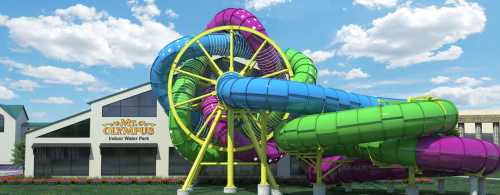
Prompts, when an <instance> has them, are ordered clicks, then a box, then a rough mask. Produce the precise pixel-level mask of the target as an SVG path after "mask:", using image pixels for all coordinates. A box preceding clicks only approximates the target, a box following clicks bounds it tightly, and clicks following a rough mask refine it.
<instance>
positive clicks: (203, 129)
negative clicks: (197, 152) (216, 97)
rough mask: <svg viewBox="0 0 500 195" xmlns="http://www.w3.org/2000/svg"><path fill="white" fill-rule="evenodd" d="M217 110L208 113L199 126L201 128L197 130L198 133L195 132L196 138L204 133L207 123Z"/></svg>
mask: <svg viewBox="0 0 500 195" xmlns="http://www.w3.org/2000/svg"><path fill="white" fill-rule="evenodd" d="M217 110H219V108H218V107H217V108H215V110H214V111H212V113H210V114H209V115H208V116H207V118H206V119H205V121H203V124H201V127H200V129H198V131H197V132H196V137H200V135H201V133H203V132H204V131H205V129H206V128H207V126H208V122H210V120H212V118H213V117H214V115H215V113H216V112H217Z"/></svg>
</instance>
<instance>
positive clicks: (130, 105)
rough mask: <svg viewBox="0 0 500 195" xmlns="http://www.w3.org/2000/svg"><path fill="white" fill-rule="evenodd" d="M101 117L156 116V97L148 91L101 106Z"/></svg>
mask: <svg viewBox="0 0 500 195" xmlns="http://www.w3.org/2000/svg"><path fill="white" fill-rule="evenodd" d="M102 116H103V117H156V97H155V96H154V94H153V91H148V92H144V93H141V94H139V95H135V96H132V97H129V98H127V99H123V100H121V101H118V102H115V103H112V104H108V105H105V106H103V107H102Z"/></svg>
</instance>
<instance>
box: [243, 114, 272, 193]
mask: <svg viewBox="0 0 500 195" xmlns="http://www.w3.org/2000/svg"><path fill="white" fill-rule="evenodd" d="M242 118H243V120H244V122H243V125H245V126H247V128H246V129H252V127H251V126H250V119H248V116H246V115H245V114H243V115H242ZM243 129H244V130H245V128H243ZM245 132H246V133H247V135H248V137H249V138H250V141H251V142H252V144H253V146H254V147H255V150H256V151H257V155H258V156H259V159H260V166H261V175H260V184H262V185H267V184H268V183H267V168H266V167H267V162H266V161H263V160H264V159H266V157H265V156H266V153H265V151H263V150H262V148H261V147H260V144H259V143H260V142H259V140H257V136H255V132H253V131H252V130H246V131H245ZM262 170H265V171H262Z"/></svg>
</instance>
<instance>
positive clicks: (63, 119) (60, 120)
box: [25, 109, 90, 134]
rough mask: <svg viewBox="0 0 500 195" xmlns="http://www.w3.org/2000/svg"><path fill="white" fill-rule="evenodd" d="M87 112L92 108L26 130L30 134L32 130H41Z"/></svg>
mask: <svg viewBox="0 0 500 195" xmlns="http://www.w3.org/2000/svg"><path fill="white" fill-rule="evenodd" d="M87 112H90V109H88V110H85V111H83V112H79V113H76V114H73V115H71V116H68V117H65V118H62V119H59V120H57V121H54V122H51V123H48V124H46V125H44V126H41V127H38V128H34V129H28V131H26V132H25V134H28V133H31V132H35V131H37V130H39V129H43V128H45V127H48V126H50V125H53V124H56V123H60V122H62V121H65V120H68V119H70V118H73V117H76V116H78V115H81V114H83V113H87Z"/></svg>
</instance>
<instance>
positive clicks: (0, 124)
mask: <svg viewBox="0 0 500 195" xmlns="http://www.w3.org/2000/svg"><path fill="white" fill-rule="evenodd" d="M4 131H5V119H4V118H3V115H1V114H0V132H4Z"/></svg>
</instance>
